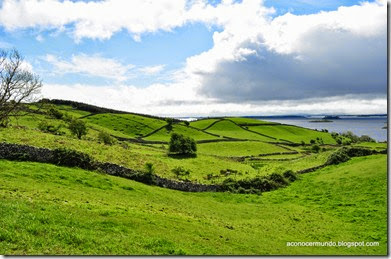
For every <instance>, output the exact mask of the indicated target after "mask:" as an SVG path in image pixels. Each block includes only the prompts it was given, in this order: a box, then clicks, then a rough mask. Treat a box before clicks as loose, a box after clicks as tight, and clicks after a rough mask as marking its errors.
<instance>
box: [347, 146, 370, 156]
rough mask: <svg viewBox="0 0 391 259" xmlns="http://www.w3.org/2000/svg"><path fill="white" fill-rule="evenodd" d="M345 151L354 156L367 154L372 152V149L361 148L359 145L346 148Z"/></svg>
mask: <svg viewBox="0 0 391 259" xmlns="http://www.w3.org/2000/svg"><path fill="white" fill-rule="evenodd" d="M346 153H347V154H348V156H350V157H356V156H369V155H372V154H373V151H372V150H370V149H369V148H361V147H351V148H348V149H346Z"/></svg>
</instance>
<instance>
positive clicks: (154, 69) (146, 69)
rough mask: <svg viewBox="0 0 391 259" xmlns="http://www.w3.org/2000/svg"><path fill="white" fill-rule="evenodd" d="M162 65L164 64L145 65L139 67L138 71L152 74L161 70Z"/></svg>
mask: <svg viewBox="0 0 391 259" xmlns="http://www.w3.org/2000/svg"><path fill="white" fill-rule="evenodd" d="M164 67H165V65H156V66H146V67H142V68H139V71H140V72H141V73H143V74H146V75H154V74H158V73H160V72H161V71H163V70H164Z"/></svg>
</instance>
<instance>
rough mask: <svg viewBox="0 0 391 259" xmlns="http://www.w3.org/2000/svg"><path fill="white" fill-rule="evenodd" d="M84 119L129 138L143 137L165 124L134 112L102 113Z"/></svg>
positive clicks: (114, 133)
mask: <svg viewBox="0 0 391 259" xmlns="http://www.w3.org/2000/svg"><path fill="white" fill-rule="evenodd" d="M85 120H86V121H88V122H89V123H91V124H96V125H99V126H101V127H102V128H105V129H106V130H107V131H109V132H110V133H111V134H113V135H118V134H120V135H119V136H123V135H125V136H128V137H131V138H135V137H143V136H145V135H147V134H148V133H151V132H153V131H154V130H157V129H159V128H161V127H163V126H164V125H166V124H167V123H166V122H165V121H164V120H159V119H154V118H147V117H143V116H139V115H134V114H112V113H104V114H96V115H93V116H89V117H86V118H85Z"/></svg>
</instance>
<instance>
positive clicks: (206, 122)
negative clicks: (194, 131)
mask: <svg viewBox="0 0 391 259" xmlns="http://www.w3.org/2000/svg"><path fill="white" fill-rule="evenodd" d="M219 120H220V119H202V120H196V121H192V122H190V126H192V127H195V128H198V129H206V128H207V127H209V126H210V125H211V124H212V123H214V122H217V121H219Z"/></svg>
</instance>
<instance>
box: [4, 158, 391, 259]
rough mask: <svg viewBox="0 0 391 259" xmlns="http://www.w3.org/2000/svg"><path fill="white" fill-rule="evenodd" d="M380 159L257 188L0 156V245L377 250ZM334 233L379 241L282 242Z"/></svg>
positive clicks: (59, 250) (60, 249)
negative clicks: (201, 188)
mask: <svg viewBox="0 0 391 259" xmlns="http://www.w3.org/2000/svg"><path fill="white" fill-rule="evenodd" d="M386 161H387V156H386V155H377V156H370V157H361V158H354V159H352V160H351V161H349V162H347V163H344V164H341V165H338V166H331V167H327V168H325V169H322V170H319V171H317V172H313V173H310V174H305V175H302V176H301V178H300V180H298V181H296V182H294V183H292V184H291V185H290V186H288V187H286V188H282V189H279V190H276V191H273V192H268V193H263V194H262V196H257V195H243V194H230V193H185V192H179V191H172V190H168V189H164V188H158V187H152V186H147V185H144V184H140V183H137V182H134V181H130V180H126V179H122V178H118V177H112V176H107V175H102V174H98V173H94V172H87V171H83V170H80V169H70V168H63V167H57V166H54V165H46V164H38V163H27V162H10V161H4V160H0V187H1V188H0V196H1V197H2V202H1V203H0V217H1V221H0V237H1V241H2V242H0V253H1V254H7V255H8V254H19V255H20V254H30V255H31V254H61V255H66V254H79V255H82V254H83V255H87V254H100V255H121V254H134V255H136V254H137V255H142V254H143V255H151V254H159V255H167V254H182V255H185V254H189V255H205V254H207V255H234V254H236V255H238V254H240V255H265V254H273V255H284V254H285V255H287V254H289V255H296V254H297V255H309V254H311V255H325V254H328V255H341V254H342V255H386V254H387V168H386V165H387V163H386ZM334 240H335V241H350V242H352V241H353V242H354V241H356V242H360V241H365V242H374V241H375V242H379V246H371V247H369V246H367V247H350V248H347V247H327V246H323V247H322V246H321V247H314V246H312V247H311V246H310V247H289V246H287V245H286V243H287V242H296V241H334Z"/></svg>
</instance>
